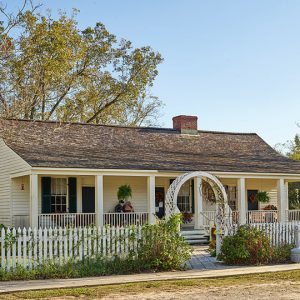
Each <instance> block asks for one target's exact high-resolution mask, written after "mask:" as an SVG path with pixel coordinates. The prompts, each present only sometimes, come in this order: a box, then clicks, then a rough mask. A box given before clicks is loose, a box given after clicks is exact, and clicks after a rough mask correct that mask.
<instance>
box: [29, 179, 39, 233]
mask: <svg viewBox="0 0 300 300" xmlns="http://www.w3.org/2000/svg"><path fill="white" fill-rule="evenodd" d="M38 226H39V224H38V175H37V174H31V175H30V227H31V228H38Z"/></svg>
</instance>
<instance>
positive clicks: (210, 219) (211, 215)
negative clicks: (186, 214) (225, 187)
mask: <svg viewBox="0 0 300 300" xmlns="http://www.w3.org/2000/svg"><path fill="white" fill-rule="evenodd" d="M202 215H203V225H204V227H211V225H212V224H213V225H215V223H216V211H215V210H208V211H203V212H202ZM231 217H232V222H233V223H234V224H236V223H238V221H239V212H238V211H235V210H233V211H231Z"/></svg>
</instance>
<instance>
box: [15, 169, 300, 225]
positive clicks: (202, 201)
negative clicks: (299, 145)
mask: <svg viewBox="0 0 300 300" xmlns="http://www.w3.org/2000/svg"><path fill="white" fill-rule="evenodd" d="M178 174H179V173H176V174H174V173H158V172H155V171H153V172H142V171H141V172H128V171H127V172H112V171H110V172H101V173H100V172H89V173H88V172H83V171H80V170H78V171H76V172H75V171H71V170H68V171H66V170H64V171H62V170H47V171H46V170H43V171H42V170H39V171H36V172H32V173H31V174H20V175H21V176H18V175H15V176H12V178H11V185H12V195H11V199H12V208H13V209H12V211H13V214H12V224H13V226H15V227H29V226H30V227H58V226H88V225H96V226H104V225H111V226H125V225H143V224H146V223H154V222H155V218H156V217H158V218H161V217H163V216H164V210H165V194H166V192H167V190H168V188H169V186H170V184H171V183H172V181H173V180H174V179H175V178H176V176H178ZM217 175H218V177H219V178H220V180H221V182H222V184H223V185H224V187H225V189H226V191H227V195H228V201H229V206H230V208H231V210H232V220H233V222H236V223H240V224H246V223H270V222H279V221H280V222H285V221H295V220H300V211H299V212H297V211H296V210H292V211H291V210H289V209H288V182H289V181H292V180H295V179H291V178H284V177H277V176H276V177H275V176H273V177H271V176H268V177H267V176H257V175H256V176H250V175H249V176H243V177H239V176H236V175H229V174H222V175H221V174H217ZM199 180H201V178H194V179H193V180H190V181H188V182H187V183H186V184H185V185H184V186H182V188H181V189H180V192H179V195H178V200H177V205H178V208H179V209H180V211H181V212H182V213H183V216H184V218H183V220H184V224H183V225H182V226H183V227H193V228H194V229H202V228H205V229H207V230H208V229H209V228H210V227H212V226H213V225H214V224H215V215H216V213H215V211H216V204H215V201H214V195H213V192H212V190H211V189H210V187H209V186H207V185H205V184H204V183H203V186H202V193H199V192H198V191H197V184H198V181H199ZM124 184H128V185H130V186H131V188H132V198H131V199H130V201H131V203H132V206H133V208H134V212H130V213H129V212H126V213H124V212H115V206H116V205H117V204H118V198H117V190H118V188H119V187H120V186H121V185H124ZM257 191H266V192H268V194H269V196H270V202H269V203H257V202H255V201H254V202H253V197H252V196H253V195H255V193H256V192H257ZM252 202H253V203H252Z"/></svg>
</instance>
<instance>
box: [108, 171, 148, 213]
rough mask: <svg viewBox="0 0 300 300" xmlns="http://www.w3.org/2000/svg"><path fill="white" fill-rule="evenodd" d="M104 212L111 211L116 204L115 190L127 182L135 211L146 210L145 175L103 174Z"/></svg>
mask: <svg viewBox="0 0 300 300" xmlns="http://www.w3.org/2000/svg"><path fill="white" fill-rule="evenodd" d="M103 183H104V212H113V211H114V207H115V206H116V205H117V204H118V198H117V192H118V188H119V186H121V185H124V184H129V185H130V186H131V188H132V199H129V200H130V201H131V203H132V204H133V207H134V210H135V212H147V177H135V176H104V182H103Z"/></svg>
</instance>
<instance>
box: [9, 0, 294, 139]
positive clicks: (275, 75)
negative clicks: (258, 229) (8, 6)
mask: <svg viewBox="0 0 300 300" xmlns="http://www.w3.org/2000/svg"><path fill="white" fill-rule="evenodd" d="M4 2H5V1H4ZM12 2H14V3H17V2H20V1H17V0H13V1H12ZM40 2H41V3H43V4H44V8H51V9H52V11H53V13H54V12H56V11H57V9H62V10H64V11H67V12H70V11H71V9H72V8H78V9H80V13H79V15H78V20H79V26H80V27H82V28H85V27H87V26H93V25H94V24H95V22H97V21H101V22H103V23H104V24H105V25H106V26H107V28H108V30H109V31H111V32H112V33H114V34H116V35H117V36H118V37H123V38H126V39H129V40H131V41H132V42H133V43H134V45H135V46H137V47H138V46H143V45H150V46H152V47H153V48H154V49H155V50H157V51H159V52H160V53H161V54H162V56H163V57H164V59H165V61H164V63H163V64H162V65H161V66H160V68H159V76H158V78H157V80H156V82H155V86H154V88H153V93H154V94H155V95H157V96H159V97H160V99H161V100H162V101H163V102H164V103H165V108H164V110H163V112H162V114H163V115H162V118H161V123H162V124H163V125H164V126H166V127H170V126H172V121H171V120H172V117H173V116H175V115H178V114H191V115H197V116H198V117H199V127H200V128H201V129H205V130H222V131H245V132H257V133H258V134H259V135H261V136H262V137H263V138H265V139H266V140H267V142H268V143H269V144H271V145H274V144H276V143H278V142H284V141H285V140H287V139H291V138H293V136H294V135H295V133H296V132H297V131H298V132H300V129H298V127H297V126H296V123H297V122H300V18H299V16H300V1H297V0H295V1H289V0H284V1H277V0H272V1H271V0H264V1H261V0H251V1H250V0H249V1H244V0H235V1H231V0H226V1H222V0H219V1H214V0H209V1H207V0H181V1H179V0H143V1H142V0H97V1H96V0H84V1H83V0H68V1H67V0H60V1H58V0H51V1H46V0H44V1H43V0H42V1H40Z"/></svg>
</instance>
